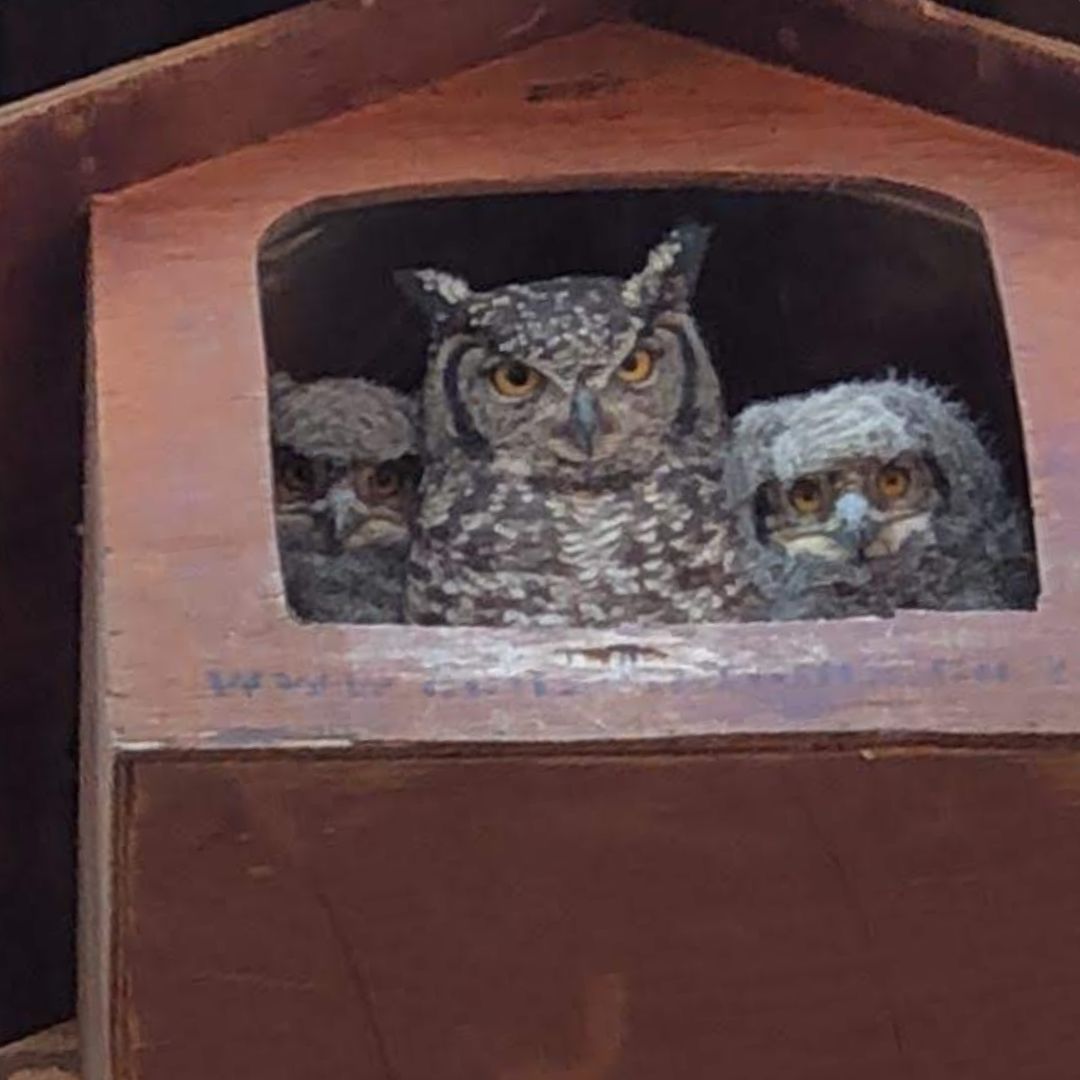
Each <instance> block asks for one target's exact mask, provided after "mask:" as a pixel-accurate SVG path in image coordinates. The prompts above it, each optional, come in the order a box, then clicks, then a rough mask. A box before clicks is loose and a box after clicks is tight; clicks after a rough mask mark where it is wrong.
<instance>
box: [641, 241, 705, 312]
mask: <svg viewBox="0 0 1080 1080" xmlns="http://www.w3.org/2000/svg"><path fill="white" fill-rule="evenodd" d="M711 235H712V226H711V225H699V224H697V223H695V222H686V223H684V224H682V225H677V226H676V227H675V228H674V229H672V230H671V232H669V233H668V234H667V236H665V237H664V239H663V240H661V241H660V243H658V244H657V245H656V246H655V247H654V248H653V249H652V250H651V251H650V252H649V256H648V258H647V259H646V260H645V266H644V267H643V269H642V270H640V271H639V272H638V273H636V274H635V275H634V276H633V277H630V278H627V279H626V281H625V282H624V283H623V287H622V295H623V301H624V302H625V304H626V306H627V307H629V308H633V309H635V310H639V311H651V310H655V309H656V308H663V309H666V310H669V311H688V310H689V308H690V301H691V300H692V299H693V296H694V290H695V289H696V288H697V282H698V275H699V274H700V273H701V266H702V263H704V261H705V256H706V254H707V253H708V250H709V238H710V236H711Z"/></svg>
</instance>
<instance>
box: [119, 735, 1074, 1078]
mask: <svg viewBox="0 0 1080 1080" xmlns="http://www.w3.org/2000/svg"><path fill="white" fill-rule="evenodd" d="M128 767H129V768H130V769H131V774H132V775H131V783H132V789H133V790H132V800H133V813H132V816H131V818H130V819H129V820H128V824H127V827H126V830H125V837H124V844H125V845H126V846H127V847H128V848H129V855H128V858H129V860H130V861H131V864H132V865H136V866H138V873H136V874H133V875H131V876H130V877H129V878H128V879H127V888H126V890H125V893H124V902H123V908H122V911H123V915H122V922H123V925H124V934H123V941H124V946H123V948H122V950H121V958H120V963H121V965H122V970H123V972H124V976H125V978H126V979H129V980H130V982H129V986H130V993H131V997H130V999H129V1004H130V1008H131V1010H132V1011H131V1013H130V1017H129V1019H130V1025H131V1032H132V1033H133V1034H134V1033H135V1032H137V1039H135V1041H131V1042H128V1043H126V1044H125V1046H124V1049H123V1054H122V1057H123V1060H124V1061H125V1062H126V1063H127V1064H126V1067H125V1069H124V1071H123V1072H122V1073H121V1075H124V1076H130V1077H133V1078H135V1077H147V1078H154V1080H172V1078H173V1077H175V1078H177V1080H179V1078H181V1077H192V1076H198V1077H199V1078H200V1080H219V1078H220V1080H228V1078H231V1077H235V1076H237V1075H239V1074H241V1073H243V1074H244V1075H255V1076H258V1077H260V1080H292V1078H294V1077H296V1076H298V1075H301V1074H302V1075H303V1076H304V1077H305V1078H308V1080H341V1078H343V1077H346V1076H362V1077H372V1078H375V1077H380V1078H382V1077H386V1078H390V1077H393V1078H395V1080H428V1078H430V1077H433V1076H438V1077H440V1078H442V1080H474V1078H475V1077H494V1078H498V1080H614V1078H616V1077H618V1078H619V1080H655V1078H656V1077H660V1076H663V1077H670V1078H671V1080H701V1078H702V1077H705V1076H737V1077H781V1076H793V1077H796V1076H797V1077H799V1078H801V1080H803V1078H805V1080H835V1078H836V1077H840V1076H844V1077H847V1076H852V1077H855V1076H867V1077H868V1076H873V1077H876V1078H880V1080H904V1078H907V1077H912V1076H918V1077H920V1078H921V1080H1016V1078H1017V1077H1020V1076H1023V1077H1025V1078H1031V1080H1071V1078H1072V1077H1073V1076H1075V1063H1076V1059H1077V1055H1078V1054H1080V1030H1078V1028H1077V1025H1076V1017H1075V1012H1076V1008H1075V1003H1076V998H1077V995H1078V994H1080V930H1078V927H1077V920H1076V918H1075V914H1076V904H1077V900H1076V897H1077V892H1078V889H1080V858H1078V854H1077V845H1076V835H1077V830H1078V829H1080V801H1078V791H1080V789H1078V787H1077V778H1078V777H1080V759H1078V756H1077V754H1076V753H1075V752H1071V751H1069V752H1065V753H1044V752H1035V753H1031V752H1021V753H994V752H976V753H969V752H935V751H926V750H922V751H920V750H916V749H908V750H903V751H897V752H893V753H884V754H877V753H862V754H860V753H847V754H843V753H840V754H838V753H819V754H814V755H788V754H783V753H777V754H734V753H731V754H724V753H720V754H717V755H715V756H710V755H693V756H687V755H676V756H666V755H645V756H640V757H632V756H625V755H621V756H614V757H613V756H608V755H605V754H597V755H595V756H583V755H574V756H567V755H565V754H558V755H553V756H550V757H547V758H540V757H535V756H534V757H532V758H531V759H529V758H522V757H507V758H502V759H496V760H492V759H487V760H485V759H482V758H459V759H455V760H452V761H451V760H442V761H439V760H432V759H423V758H409V759H405V760H398V761H386V760H382V761H380V760H351V761H347V760H313V759H309V760H308V761H307V762H306V763H304V764H301V763H299V762H298V761H297V760H296V759H295V758H294V759H293V760H281V759H279V760H267V759H265V758H264V759H262V760H247V761H230V762H225V761H217V762H214V761H210V760H203V761H201V762H197V761H192V760H187V761H179V760H159V761H156V762H149V761H142V762H135V763H132V764H130V765H129V766H128ZM222 1017H228V1018H229V1019H228V1021H227V1022H224V1021H222V1019H221V1018H222ZM376 1036H377V1038H378V1042H379V1046H380V1048H381V1049H380V1053H379V1060H378V1061H377V1062H376V1061H374V1060H373V1059H372V1057H371V1054H370V1051H369V1041H370V1040H371V1039H372V1038H375V1037H376Z"/></svg>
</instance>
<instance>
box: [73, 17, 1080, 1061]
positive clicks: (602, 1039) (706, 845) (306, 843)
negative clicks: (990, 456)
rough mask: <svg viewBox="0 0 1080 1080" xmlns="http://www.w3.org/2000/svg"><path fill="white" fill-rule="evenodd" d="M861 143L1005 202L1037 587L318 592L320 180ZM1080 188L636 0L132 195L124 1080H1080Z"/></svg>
mask: <svg viewBox="0 0 1080 1080" xmlns="http://www.w3.org/2000/svg"><path fill="white" fill-rule="evenodd" d="M600 76H602V77H600ZM538 87H543V88H544V90H543V92H540V93H538V91H537V88H538ZM837 176H843V177H848V178H856V179H857V178H864V179H867V180H872V181H889V182H892V183H900V184H907V185H914V186H916V187H920V188H924V189H929V190H930V191H932V192H936V193H938V194H939V196H943V197H945V198H946V199H953V200H959V201H960V202H961V203H963V204H965V205H966V206H967V207H970V208H971V209H972V210H973V211H974V212H975V213H976V214H978V215H979V218H980V219H981V221H982V223H983V225H984V226H985V229H986V232H987V237H988V242H989V245H990V250H991V254H992V257H993V260H994V265H995V270H996V275H997V282H998V287H999V291H1000V294H1001V299H1002V303H1003V307H1004V315H1005V321H1006V326H1007V330H1008V334H1009V338H1010V343H1011V348H1012V353H1013V362H1014V370H1015V375H1016V379H1017V388H1018V395H1019V401H1020V405H1021V409H1022V414H1023V424H1024V431H1025V435H1026V439H1027V455H1028V464H1029V467H1030V473H1031V486H1032V493H1033V500H1034V504H1035V510H1036V515H1037V519H1036V527H1037V538H1038V545H1039V555H1040V562H1041V572H1042V583H1043V594H1042V598H1041V601H1040V607H1039V610H1038V611H1036V612H1033V613H1019V612H1014V613H997V614H967V615H953V616H946V615H941V614H915V613H909V614H905V615H903V616H900V617H898V618H896V619H895V620H891V621H886V622H876V621H873V620H863V621H858V622H849V623H835V624H829V625H824V626H815V625H811V624H801V625H785V626H764V625H763V626H698V627H693V628H678V627H674V628H668V629H664V630H651V631H648V632H645V631H637V632H635V631H627V632H625V633H624V632H617V631H610V632H608V631H605V632H539V631H537V632H529V633H525V632H509V631H498V632H494V631H490V630H439V629H416V628H407V627H383V628H375V629H371V628H360V627H352V628H348V627H334V626H323V627H310V626H308V627H305V626H300V625H298V624H296V623H294V622H292V621H291V620H290V618H289V616H288V615H287V613H286V610H285V606H284V600H283V596H282V587H281V579H280V572H279V567H278V563H277V556H276V552H275V547H274V543H273V536H272V518H271V504H270V476H269V454H268V442H267V417H266V392H265V367H266V360H265V357H264V355H263V343H262V333H261V323H260V311H259V297H258V277H257V266H256V253H257V246H258V244H259V241H260V239H261V238H262V237H263V235H264V233H265V231H266V230H267V229H268V228H270V227H271V226H272V225H273V224H274V223H275V222H277V221H279V219H280V218H281V217H282V215H284V214H287V213H288V212H290V211H292V210H294V209H295V208H296V207H298V206H302V205H304V204H307V203H310V202H311V201H313V200H319V199H339V198H348V199H353V200H355V199H357V198H361V199H363V198H367V199H376V200H388V199H394V198H400V197H401V196H402V195H403V194H405V193H408V194H411V195H415V194H417V193H427V194H437V193H440V192H463V191H464V192H468V191H478V190H505V189H507V188H508V187H510V188H512V187H525V188H529V189H545V188H551V187H553V186H556V187H564V188H565V187H581V186H589V185H592V184H596V183H605V184H613V183H621V184H631V185H639V186H655V185H657V184H664V183H675V182H678V181H679V180H681V179H689V180H693V182H695V183H701V182H704V181H710V182H717V183H719V182H725V181H729V182H735V183H743V184H746V183H754V184H774V185H784V184H788V183H792V182H793V181H792V179H791V178H792V177H795V178H796V179H795V181H794V182H797V183H798V184H801V185H807V184H810V185H813V184H815V183H819V184H820V183H827V182H828V180H829V179H830V178H834V177H837ZM1078 181H1080V162H1078V161H1077V160H1076V159H1075V158H1073V157H1070V156H1068V155H1066V154H1063V153H1059V152H1055V151H1050V150H1046V149H1040V148H1037V147H1034V146H1032V145H1029V144H1025V143H1021V142H1018V141H1013V140H1010V139H1008V138H1005V137H1002V136H997V135H992V134H988V133H985V132H982V131H979V130H975V129H971V128H967V127H964V126H961V125H959V124H957V123H954V122H951V121H947V120H941V119H935V118H932V117H929V116H927V115H925V114H922V113H919V112H917V111H915V110H913V109H909V108H906V107H902V106H898V105H895V104H890V103H888V102H885V101H881V100H877V99H874V98H871V97H868V96H866V95H863V94H861V93H858V92H854V91H849V90H844V89H840V88H838V87H835V86H831V85H829V84H826V83H824V82H819V81H816V80H813V79H810V78H807V77H805V76H799V75H794V74H790V73H785V72H782V71H779V70H775V69H771V68H768V67H765V66H763V65H761V64H759V63H756V62H753V61H749V60H746V59H742V58H739V57H736V56H733V55H730V54H728V53H724V52H720V51H716V50H714V49H711V48H708V47H705V46H702V45H700V44H694V43H692V42H689V41H686V40H681V39H678V38H675V37H671V36H667V35H664V34H660V33H657V32H652V31H646V30H643V29H641V28H635V27H633V26H629V25H609V26H603V27H598V28H594V29H592V30H589V31H586V32H584V33H583V34H580V35H577V36H573V37H569V38H567V39H564V40H559V41H556V42H552V43H549V44H546V45H541V46H538V47H536V48H535V49H532V50H529V51H527V52H523V53H522V54H520V55H517V56H515V57H513V58H510V59H508V60H503V61H499V62H496V63H494V64H491V65H489V66H487V67H485V68H484V69H481V70H479V71H476V72H472V73H466V74H463V75H460V76H456V77H454V78H452V79H450V80H447V81H445V82H443V83H440V84H437V85H435V86H433V87H430V88H427V89H424V90H421V91H418V92H416V93H412V94H408V95H403V96H401V97H398V98H395V99H392V100H389V101H386V102H383V103H381V104H378V105H373V106H371V107H368V108H364V109H360V110H357V111H355V112H352V113H348V114H345V115H342V116H339V117H336V118H334V119H331V120H328V121H325V122H323V123H320V124H318V125H315V126H313V127H310V128H308V129H305V130H301V131H296V132H293V133H290V134H288V135H285V136H282V137H279V138H276V139H274V140H271V141H270V142H268V143H266V144H265V145H262V146H258V147H252V148H249V149H245V150H242V151H239V152H237V153H235V154H231V155H228V156H226V157H222V158H220V159H218V160H216V161H212V162H208V163H205V164H202V165H198V166H195V167H193V168H190V169H184V170H180V171H177V172H175V173H173V174H171V175H169V176H167V177H163V178H161V179H159V180H155V181H152V182H149V183H146V184H143V185H139V186H136V187H133V188H130V189H128V190H126V191H123V192H121V193H117V194H115V195H110V196H107V197H104V198H102V199H100V200H98V202H97V203H96V205H95V208H94V213H93V223H92V246H93V264H92V295H93V305H94V318H93V326H92V331H91V332H92V339H93V349H94V361H95V362H94V371H93V386H92V398H91V404H90V417H91V423H92V427H93V429H94V437H93V456H92V458H91V462H90V465H89V476H90V485H89V492H88V510H89V519H88V530H89V531H88V536H89V541H90V542H89V545H88V560H87V581H88V586H89V593H90V597H91V605H90V608H89V611H88V618H87V627H88V629H89V630H90V631H91V634H90V635H89V637H88V646H87V666H86V670H87V674H88V687H89V692H88V705H89V706H90V707H89V708H88V710H87V721H88V728H87V730H88V735H89V737H88V739H87V740H86V746H87V757H86V770H87V771H86V778H87V783H86V785H85V792H86V797H87V803H86V815H85V818H84V841H85V845H86V847H85V850H86V852H87V856H86V860H85V866H86V867H87V876H86V892H85V904H86V908H85V910H86V912H87V921H86V931H87V932H86V938H85V941H86V950H85V953H84V957H85V962H86V968H85V977H86V987H87V996H86V1002H87V1006H88V1007H87V1009H86V1011H85V1013H84V1016H83V1023H84V1028H83V1030H84V1032H85V1033H86V1041H85V1046H84V1049H85V1052H86V1054H87V1065H86V1070H87V1075H88V1077H89V1078H90V1080H99V1077H104V1076H105V1075H107V1068H108V1065H109V1063H110V1062H111V1063H112V1065H113V1066H114V1067H115V1073H114V1075H117V1076H121V1077H125V1078H127V1077H147V1078H153V1080H173V1078H175V1080H187V1078H188V1077H190V1076H192V1075H199V1076H200V1077H201V1080H216V1078H217V1077H219V1076H220V1077H222V1080H224V1078H226V1077H230V1078H231V1077H234V1076H236V1075H238V1074H240V1073H245V1074H252V1075H259V1076H260V1077H262V1078H263V1080H270V1078H274V1080H276V1078H278V1077H280V1078H281V1080H285V1078H287V1077H290V1078H291V1077H295V1076H297V1075H304V1076H305V1077H308V1078H310V1080H323V1078H326V1080H331V1078H336V1077H341V1076H346V1075H348V1076H363V1077H367V1076H371V1077H386V1078H396V1080H428V1078H429V1077H431V1076H433V1075H438V1076H440V1077H447V1078H452V1077H456V1076H461V1077H462V1078H465V1077H469V1078H470V1080H471V1078H472V1077H476V1076H490V1077H493V1078H498V1080H558V1078H562V1080H571V1078H573V1080H593V1078H595V1080H606V1078H615V1077H620V1078H628V1080H651V1078H653V1077H656V1076H670V1077H673V1078H677V1080H683V1078H685V1080H697V1078H699V1077H702V1076H714V1075H731V1076H739V1077H741V1076H771V1075H793V1076H801V1077H821V1078H822V1080H826V1078H828V1080H832V1078H834V1077H836V1076H838V1075H848V1074H850V1075H859V1076H862V1075H873V1076H876V1077H882V1078H883V1080H893V1078H894V1077H895V1078H897V1080H901V1078H903V1077H907V1076H911V1075H919V1076H926V1077H933V1078H935V1080H936V1078H937V1077H941V1078H942V1080H945V1078H946V1077H949V1078H950V1080H951V1078H953V1077H957V1076H959V1077H965V1076H968V1077H971V1078H972V1080H975V1078H976V1077H977V1078H978V1080H997V1078H999V1077H1000V1078H1001V1080H1006V1078H1008V1080H1013V1078H1015V1077H1016V1076H1020V1075H1023V1076H1025V1077H1036V1078H1039V1080H1071V1077H1072V1076H1073V1074H1074V1071H1075V1060H1076V1055H1077V1051H1078V1047H1077V1045H1076V1030H1077V1028H1076V1025H1075V1022H1074V1017H1073V1012H1074V1010H1073V1008H1072V1003H1073V1002H1074V1001H1075V998H1076V992H1077V983H1076V979H1077V976H1076V974H1075V973H1076V972H1077V971H1080V940H1078V939H1077V938H1076V934H1075V929H1074V925H1075V918H1074V912H1075V896H1076V889H1077V880H1078V874H1080V870H1078V868H1077V864H1076V860H1075V858H1074V857H1073V854H1072V853H1073V851H1074V849H1075V843H1074V838H1075V834H1076V827H1077V825H1078V824H1080V823H1078V822H1077V820H1076V805H1077V803H1076V798H1075V794H1076V783H1075V773H1076V760H1075V753H1073V751H1072V750H1070V749H1068V748H1062V747H1059V746H1056V745H1053V746H1047V745H1046V744H1045V743H1044V742H1042V741H1041V740H1040V737H1046V736H1055V737H1057V738H1058V739H1062V740H1068V739H1069V738H1070V737H1072V736H1074V735H1075V733H1076V719H1075V717H1076V711H1077V702H1078V694H1077V685H1078V683H1077V680H1078V679H1080V674H1078V670H1077V667H1076V660H1075V658H1074V654H1075V644H1076V631H1075V629H1074V627H1075V624H1076V619H1077V616H1078V614H1080V610H1078V609H1080V600H1078V587H1080V568H1078V567H1077V565H1076V561H1075V559H1074V558H1073V556H1072V551H1073V549H1074V547H1075V544H1076V540H1077V538H1078V537H1080V500H1078V499H1076V498H1075V495H1074V486H1075V476H1076V475H1077V471H1078V466H1080V427H1078V425H1077V423H1076V421H1075V420H1074V419H1073V417H1072V413H1073V406H1072V402H1073V401H1074V400H1075V397H1076V393H1077V390H1078V388H1080V387H1078V385H1077V384H1078V380H1080V376H1078V375H1077V374H1076V368H1075V365H1074V364H1073V363H1072V322H1073V305H1074V303H1075V301H1074V296H1075V293H1076V284H1077V279H1078V275H1080V183H1078ZM890 190H895V189H890ZM943 205H945V204H943ZM1052 741H1053V740H1052ZM897 742H904V743H906V744H907V745H902V746H897V745H891V744H895V743H897ZM928 743H939V744H940V743H949V744H952V748H950V749H943V748H942V747H941V746H937V747H931V746H928V745H927V744H928ZM1010 1018H1011V1019H1012V1020H1014V1021H1015V1030H1014V1029H1010V1028H1008V1027H1007V1023H1006V1021H1007V1020H1008V1019H1010Z"/></svg>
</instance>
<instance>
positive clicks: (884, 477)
mask: <svg viewBox="0 0 1080 1080" xmlns="http://www.w3.org/2000/svg"><path fill="white" fill-rule="evenodd" d="M877 486H878V491H880V492H881V494H882V495H883V496H884V497H885V498H886V499H902V498H903V497H904V496H905V495H906V494H907V493H908V488H910V487H911V473H910V472H908V470H907V469H905V468H904V467H903V465H886V466H885V468H883V469H882V470H881V472H879V473H878V479H877Z"/></svg>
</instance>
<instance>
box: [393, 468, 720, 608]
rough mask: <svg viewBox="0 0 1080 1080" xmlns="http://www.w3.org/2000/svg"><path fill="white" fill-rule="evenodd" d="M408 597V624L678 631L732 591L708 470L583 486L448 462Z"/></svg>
mask: <svg viewBox="0 0 1080 1080" xmlns="http://www.w3.org/2000/svg"><path fill="white" fill-rule="evenodd" d="M425 483H426V485H427V490H426V491H425V495H424V500H423V507H424V508H423V512H422V514H421V520H420V522H419V527H418V531H417V535H416V538H415V540H414V543H413V549H412V557H411V559H410V569H409V585H408V595H407V601H406V605H407V613H408V617H409V618H410V619H411V620H412V621H414V622H448V623H452V624H459V625H460V624H480V625H522V624H531V625H552V626H561V625H584V626H611V625H618V624H620V623H631V622H632V623H637V624H643V623H644V624H649V623H672V622H674V623H678V622H689V621H701V620H708V619H713V618H721V617H723V615H722V612H723V610H724V609H725V607H726V605H727V603H729V602H730V595H729V594H730V593H731V592H732V590H734V588H735V585H734V579H733V573H732V566H731V562H732V558H733V557H732V555H731V553H730V551H729V545H728V543H727V532H726V529H725V528H724V526H723V524H722V522H721V520H720V516H719V514H717V513H715V512H714V510H713V508H715V507H716V506H717V505H718V499H717V491H718V485H719V480H718V477H717V475H716V473H715V471H713V470H710V469H708V468H705V467H699V466H689V465H686V464H682V463H679V462H665V463H662V464H661V465H659V466H658V467H657V468H656V469H655V471H653V472H652V473H651V474H650V475H648V476H645V477H641V478H636V479H627V478H625V477H618V478H611V480H610V482H605V483H597V484H593V485H589V486H582V485H571V484H566V485H560V484H557V483H555V484H553V483H551V482H540V481H537V480H535V479H533V478H530V477H528V476H523V475H516V474H515V473H514V472H512V471H509V470H500V469H499V468H498V467H496V466H493V465H487V466H485V467H482V468H479V469H474V470H472V471H471V472H470V471H467V470H463V469H461V468H455V467H454V466H453V464H452V463H448V464H447V465H446V466H445V467H442V468H436V469H434V470H432V471H431V472H430V473H429V476H428V478H427V479H426V481H425Z"/></svg>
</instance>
